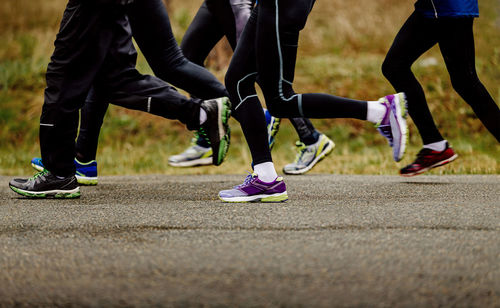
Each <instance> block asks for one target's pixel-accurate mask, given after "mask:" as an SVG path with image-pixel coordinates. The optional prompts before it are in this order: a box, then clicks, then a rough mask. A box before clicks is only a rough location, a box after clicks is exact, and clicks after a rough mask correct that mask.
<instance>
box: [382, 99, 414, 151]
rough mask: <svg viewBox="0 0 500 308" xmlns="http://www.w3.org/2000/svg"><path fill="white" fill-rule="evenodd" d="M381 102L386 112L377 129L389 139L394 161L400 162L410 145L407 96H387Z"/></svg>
mask: <svg viewBox="0 0 500 308" xmlns="http://www.w3.org/2000/svg"><path fill="white" fill-rule="evenodd" d="M379 101H380V102H381V103H382V104H383V105H384V106H385V108H386V112H385V115H384V117H383V118H382V120H381V121H380V122H379V123H377V124H376V125H375V127H376V128H377V130H378V131H379V133H380V134H381V135H382V136H384V137H385V138H386V139H387V141H388V142H389V146H391V147H392V154H393V158H394V160H395V161H400V160H401V159H402V158H403V155H404V153H405V151H406V145H407V143H408V127H407V124H406V117H407V116H408V112H407V110H408V109H407V107H406V104H407V103H406V97H405V94H404V93H398V94H394V95H387V96H384V97H382V98H381V99H379Z"/></svg>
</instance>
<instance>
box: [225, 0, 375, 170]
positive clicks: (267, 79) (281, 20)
mask: <svg viewBox="0 0 500 308" xmlns="http://www.w3.org/2000/svg"><path fill="white" fill-rule="evenodd" d="M313 4H314V0H265V1H261V2H259V4H258V5H257V7H256V8H255V9H254V11H253V12H252V15H251V16H250V19H249V21H248V23H247V26H246V27H245V30H243V33H242V35H241V38H240V41H239V42H238V45H237V47H236V50H235V53H234V55H233V58H232V61H231V64H230V65H229V70H228V72H227V74H226V78H225V81H226V87H227V89H228V92H229V95H230V98H231V101H232V103H233V114H232V115H233V116H234V117H235V118H236V119H237V120H238V121H239V122H240V124H241V127H242V130H243V133H244V134H245V138H246V139H247V142H248V145H249V147H250V152H251V154H252V159H253V162H254V164H259V163H263V162H269V161H271V160H272V159H271V154H270V152H269V147H268V145H267V131H266V125H265V118H264V115H263V113H262V112H261V111H260V102H259V100H258V97H257V94H256V91H255V81H258V82H259V85H260V86H261V88H262V90H263V93H264V97H265V99H266V105H267V108H268V109H269V111H270V112H271V114H272V115H273V116H275V117H279V118H294V117H308V118H356V119H362V120H364V119H366V112H367V105H366V101H357V100H351V99H346V98H341V97H336V96H332V95H328V94H296V93H295V91H294V90H293V88H292V83H293V79H294V72H295V61H296V56H297V47H298V46H297V44H298V39H299V32H300V30H302V29H303V28H304V26H305V23H306V20H307V17H308V15H309V12H310V10H311V9H312V6H313Z"/></svg>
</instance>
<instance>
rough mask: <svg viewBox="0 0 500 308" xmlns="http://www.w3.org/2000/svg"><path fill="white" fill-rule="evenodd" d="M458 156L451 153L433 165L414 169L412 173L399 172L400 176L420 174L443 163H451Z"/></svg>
mask: <svg viewBox="0 0 500 308" xmlns="http://www.w3.org/2000/svg"><path fill="white" fill-rule="evenodd" d="M457 158H458V154H455V155H453V156H452V157H450V158H447V159H445V160H442V161H440V162H437V163H435V164H434V165H432V166H430V167H427V168H423V169H420V170H419V171H416V172H412V173H401V172H400V173H399V174H400V175H401V176H404V177H411V176H416V175H419V174H422V173H424V172H426V171H429V170H431V169H433V168H436V167H440V166H443V165H446V164H448V163H451V162H452V161H454V160H455V159H457Z"/></svg>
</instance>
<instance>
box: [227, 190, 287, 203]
mask: <svg viewBox="0 0 500 308" xmlns="http://www.w3.org/2000/svg"><path fill="white" fill-rule="evenodd" d="M219 199H221V200H222V201H223V202H227V203H253V202H260V203H280V202H285V201H287V200H288V194H287V192H286V191H285V192H282V193H277V194H272V195H264V194H262V195H253V196H246V197H234V198H223V197H221V196H219Z"/></svg>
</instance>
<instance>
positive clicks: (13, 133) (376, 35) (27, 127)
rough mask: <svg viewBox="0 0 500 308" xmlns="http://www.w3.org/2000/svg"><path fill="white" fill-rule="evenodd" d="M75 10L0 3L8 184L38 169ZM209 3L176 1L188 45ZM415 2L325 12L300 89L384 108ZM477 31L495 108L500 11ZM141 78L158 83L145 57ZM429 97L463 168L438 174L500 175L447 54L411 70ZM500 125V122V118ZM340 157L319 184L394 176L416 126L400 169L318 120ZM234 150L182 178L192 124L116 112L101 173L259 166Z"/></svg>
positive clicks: (217, 58) (345, 123)
mask: <svg viewBox="0 0 500 308" xmlns="http://www.w3.org/2000/svg"><path fill="white" fill-rule="evenodd" d="M66 2H67V1H66V0H51V1H33V0H2V1H0V42H1V44H0V174H2V175H14V174H31V173H33V171H32V170H31V168H30V165H29V162H30V160H31V158H32V157H34V156H39V155H40V154H39V144H38V124H39V116H40V112H41V106H42V103H43V89H44V86H45V78H44V74H45V69H46V66H47V63H48V61H49V57H50V54H51V52H52V49H53V41H54V38H55V34H56V33H57V30H58V25H59V22H60V18H61V15H62V12H63V10H64V7H65V5H66ZM201 2H202V1H201V0H182V1H181V0H167V1H166V5H167V7H168V10H169V14H170V17H171V21H172V26H173V29H174V33H175V34H176V37H177V39H178V41H179V42H180V40H181V39H182V35H183V33H184V32H185V30H186V29H187V26H188V25H189V23H190V21H191V19H192V18H193V16H194V14H195V13H196V10H197V9H198V7H199V5H201ZM413 3H414V1H413V0H356V1H341V0H322V1H317V3H316V5H315V8H314V9H313V11H312V13H311V15H310V18H309V21H308V24H307V26H306V29H305V30H304V31H303V32H302V33H301V39H300V48H299V56H298V61H297V70H296V79H295V89H296V90H297V91H298V92H325V93H332V94H336V95H340V96H346V97H352V98H358V99H370V100H372V99H377V98H378V97H380V96H383V95H385V94H389V93H392V92H393V91H394V90H393V89H392V87H391V85H390V84H389V83H388V82H387V81H386V80H385V79H384V77H383V76H382V74H381V70H380V66H381V64H382V61H383V59H384V56H385V53H386V51H387V50H388V49H389V47H390V44H391V42H392V40H393V38H394V36H395V35H396V33H397V31H398V29H399V27H400V26H401V25H402V24H403V22H404V21H405V19H406V18H407V17H408V16H409V14H410V13H411V11H412V9H413ZM479 4H480V13H481V18H479V19H477V20H476V22H475V35H476V52H477V63H476V66H477V70H478V74H479V76H480V78H481V80H482V81H483V82H484V84H485V85H486V87H487V88H488V90H489V91H490V93H491V94H492V96H493V97H494V99H495V100H496V102H497V103H498V102H500V70H499V68H500V35H499V33H500V17H499V16H500V3H499V2H498V0H482V1H480V3H479ZM230 56H231V51H230V49H229V48H228V45H227V43H226V42H225V41H223V42H221V43H220V44H219V45H218V46H217V47H216V48H215V50H214V51H213V52H212V54H211V55H210V57H209V59H208V61H207V67H208V68H209V69H210V70H211V71H212V72H213V73H214V74H215V75H216V76H217V77H218V78H219V79H220V80H223V76H224V73H225V71H226V69H227V65H228V63H229V58H230ZM138 68H139V70H140V71H141V72H143V73H151V70H150V68H149V67H148V65H147V63H146V61H145V60H144V58H143V57H142V56H140V57H139V62H138ZM413 70H414V72H415V73H416V75H417V77H418V79H419V80H420V81H421V82H422V84H423V87H424V89H425V91H426V94H427V98H428V101H429V104H430V108H431V110H432V112H433V114H434V117H435V121H436V123H437V125H438V127H439V128H440V130H441V131H442V133H443V135H444V136H445V138H447V139H448V140H449V141H450V142H451V144H452V146H453V147H454V148H455V150H456V151H457V152H458V154H459V156H460V157H459V160H457V161H456V162H454V163H453V164H450V165H449V166H447V167H445V168H438V169H437V170H435V171H433V173H434V174H440V173H443V174H456V173H474V174H499V173H500V164H499V160H500V146H499V144H498V143H497V142H496V140H495V139H494V138H493V137H492V136H491V135H490V134H489V133H488V132H487V131H486V130H485V129H484V127H483V126H482V125H481V123H480V121H479V120H478V119H477V118H476V116H475V115H474V113H473V112H472V109H471V108H470V107H469V106H468V105H467V104H466V103H465V102H464V101H463V100H462V99H461V98H460V97H459V96H458V95H457V94H456V93H455V92H454V91H453V89H452V88H451V84H450V81H449V77H448V74H447V72H446V69H445V66H444V64H443V61H442V58H441V55H440V53H439V50H438V48H437V47H435V48H433V49H432V50H430V51H429V52H428V53H426V54H424V56H423V57H422V58H421V59H420V60H419V61H418V62H417V63H416V64H415V65H414V66H413ZM499 120H500V119H499ZM313 122H314V124H315V125H316V126H317V128H318V129H319V130H320V131H321V132H323V133H325V134H327V135H328V136H329V137H330V138H332V139H333V140H334V141H335V143H336V144H337V147H336V148H335V150H334V151H333V152H332V154H331V155H330V156H329V157H328V158H327V159H325V161H324V162H322V163H321V164H319V165H318V166H317V167H315V168H314V169H313V170H312V172H313V173H339V174H396V173H397V171H398V168H400V167H402V166H404V165H405V164H407V163H409V162H411V161H412V160H413V159H414V155H415V154H416V153H417V152H418V150H419V149H420V147H421V140H420V136H419V135H418V133H417V131H416V129H415V127H414V126H413V123H412V122H411V121H410V123H409V124H410V133H411V139H410V148H409V150H408V153H407V156H406V157H405V158H404V160H403V161H402V162H400V163H397V164H395V163H394V162H393V161H392V159H391V157H392V156H391V152H390V149H389V147H388V146H387V145H386V141H385V140H384V139H383V138H382V137H381V136H379V135H378V134H377V133H376V131H375V129H373V127H372V126H371V125H368V124H366V123H363V122H361V121H356V120H340V119H336V120H313ZM231 126H232V131H233V134H232V144H231V149H230V152H229V156H228V159H227V161H226V162H225V163H224V164H223V165H222V166H220V167H217V168H215V167H202V168H190V169H176V168H173V167H169V166H168V165H167V159H168V156H170V155H172V154H177V153H178V152H180V151H182V150H184V148H185V147H186V146H188V145H189V142H190V139H191V137H192V134H191V133H190V132H188V131H186V130H185V128H184V127H183V125H181V124H180V123H178V122H175V121H168V120H164V119H162V118H158V117H155V116H152V115H148V114H143V113H140V112H135V111H130V110H125V109H123V108H119V107H114V106H113V107H111V108H110V110H109V111H108V114H107V115H106V118H105V124H104V127H103V130H102V133H101V139H100V147H99V151H98V162H99V172H100V174H102V175H113V174H139V173H164V174H180V173H182V174H203V173H242V172H244V171H245V170H248V169H249V168H250V167H249V164H250V161H251V158H250V155H249V151H248V148H247V146H246V144H245V141H244V139H243V136H242V133H241V129H240V128H239V125H238V123H237V122H236V121H234V120H233V121H232V123H231ZM296 139H297V135H296V134H295V132H294V130H293V127H292V126H291V125H290V123H289V122H288V121H286V120H284V121H283V122H282V126H281V130H280V132H279V134H278V136H277V142H276V145H275V147H274V149H273V157H274V160H275V164H276V166H277V168H279V169H281V167H283V166H284V165H285V164H286V163H289V162H291V161H292V160H293V159H294V157H295V153H296V152H295V147H294V141H295V140H296Z"/></svg>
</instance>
